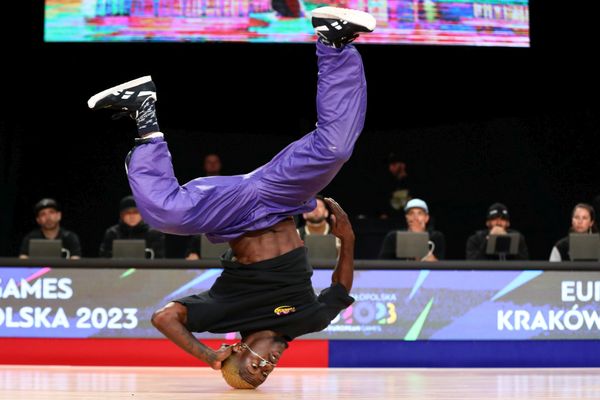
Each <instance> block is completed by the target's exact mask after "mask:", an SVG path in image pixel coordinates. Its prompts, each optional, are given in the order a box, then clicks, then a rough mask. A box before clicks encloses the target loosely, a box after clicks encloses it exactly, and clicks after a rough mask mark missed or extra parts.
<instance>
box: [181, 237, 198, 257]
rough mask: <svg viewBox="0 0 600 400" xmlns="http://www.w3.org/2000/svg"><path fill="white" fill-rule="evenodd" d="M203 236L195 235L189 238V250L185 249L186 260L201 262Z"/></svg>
mask: <svg viewBox="0 0 600 400" xmlns="http://www.w3.org/2000/svg"><path fill="white" fill-rule="evenodd" d="M201 240H202V235H193V236H190V237H189V238H188V243H187V248H186V249H185V259H186V260H199V259H200V254H202V253H201V247H202V241H201Z"/></svg>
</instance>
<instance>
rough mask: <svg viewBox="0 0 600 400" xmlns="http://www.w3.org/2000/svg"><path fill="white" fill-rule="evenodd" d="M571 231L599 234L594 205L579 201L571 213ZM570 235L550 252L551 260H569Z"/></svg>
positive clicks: (557, 243)
mask: <svg viewBox="0 0 600 400" xmlns="http://www.w3.org/2000/svg"><path fill="white" fill-rule="evenodd" d="M569 233H588V234H592V233H594V234H597V233H598V227H597V226H596V213H595V212H594V207H592V206H591V205H590V204H586V203H579V204H577V205H576V206H575V207H574V208H573V212H572V213H571V228H570V229H569ZM569 260H571V256H570V255H569V235H567V236H565V237H564V238H562V239H560V240H559V241H558V242H556V244H555V245H554V247H553V248H552V252H551V253H550V261H569Z"/></svg>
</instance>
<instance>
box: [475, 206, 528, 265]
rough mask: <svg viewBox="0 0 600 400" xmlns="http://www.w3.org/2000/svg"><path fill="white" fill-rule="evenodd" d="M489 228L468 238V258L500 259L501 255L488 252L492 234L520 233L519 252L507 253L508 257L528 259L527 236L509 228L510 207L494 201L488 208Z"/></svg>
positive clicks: (487, 224)
mask: <svg viewBox="0 0 600 400" xmlns="http://www.w3.org/2000/svg"><path fill="white" fill-rule="evenodd" d="M486 226H487V229H484V230H481V231H477V232H475V233H474V234H473V235H471V236H470V237H469V239H468V240H467V254H466V259H467V260H498V259H499V258H500V256H499V255H488V254H486V248H487V241H488V237H489V236H490V235H506V234H507V233H518V234H519V236H520V238H519V252H518V254H516V255H507V256H506V258H507V259H513V260H528V259H529V250H528V249H527V244H526V243H525V237H524V236H523V235H522V234H521V233H520V232H518V231H515V230H513V229H509V227H510V217H509V215H508V208H507V207H506V206H505V205H504V204H502V203H494V204H492V205H491V206H490V208H488V212H487V221H486Z"/></svg>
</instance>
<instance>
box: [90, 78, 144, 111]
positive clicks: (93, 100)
mask: <svg viewBox="0 0 600 400" xmlns="http://www.w3.org/2000/svg"><path fill="white" fill-rule="evenodd" d="M151 80H152V77H151V76H150V75H147V76H143V77H141V78H137V79H134V80H132V81H129V82H125V83H122V84H120V85H118V86H115V87H111V88H110V89H106V90H103V91H102V92H100V93H98V94H95V95H93V96H92V97H90V99H89V100H88V107H89V108H94V107H96V103H98V101H100V100H102V99H103V98H105V97H106V96H108V95H109V94H111V93H114V92H117V91H120V90H126V89H129V88H132V87H136V86H138V85H141V84H143V83H146V82H150V81H151ZM154 100H156V98H155V99H154Z"/></svg>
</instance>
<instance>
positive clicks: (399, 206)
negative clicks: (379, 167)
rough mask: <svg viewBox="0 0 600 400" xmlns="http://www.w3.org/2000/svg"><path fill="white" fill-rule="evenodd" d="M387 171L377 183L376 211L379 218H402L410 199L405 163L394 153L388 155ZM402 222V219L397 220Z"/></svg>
mask: <svg viewBox="0 0 600 400" xmlns="http://www.w3.org/2000/svg"><path fill="white" fill-rule="evenodd" d="M387 166H388V171H387V173H386V174H385V176H384V177H381V181H380V182H379V183H378V187H377V188H376V191H377V192H378V193H379V195H378V196H377V197H378V203H379V204H377V206H376V208H377V210H376V212H377V215H378V217H379V218H381V219H388V218H397V219H398V217H400V219H403V218H402V215H403V214H404V213H405V209H404V208H405V206H406V204H407V202H408V201H409V200H410V199H411V190H410V183H409V179H408V172H407V168H406V163H405V162H404V160H403V159H402V158H400V157H398V156H397V155H396V154H394V153H391V154H390V155H389V157H388V164H387ZM399 222H400V223H401V224H404V221H402V220H400V221H399Z"/></svg>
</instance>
